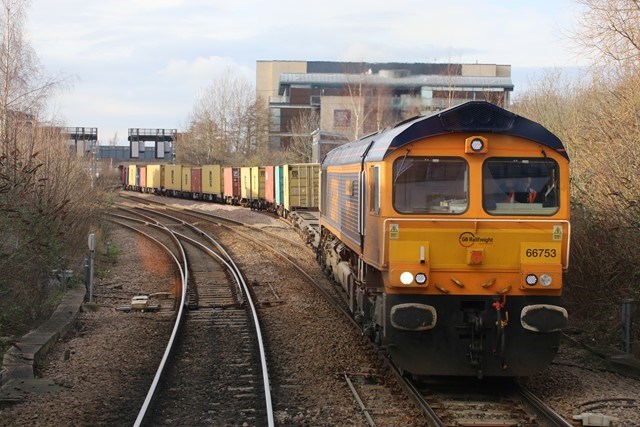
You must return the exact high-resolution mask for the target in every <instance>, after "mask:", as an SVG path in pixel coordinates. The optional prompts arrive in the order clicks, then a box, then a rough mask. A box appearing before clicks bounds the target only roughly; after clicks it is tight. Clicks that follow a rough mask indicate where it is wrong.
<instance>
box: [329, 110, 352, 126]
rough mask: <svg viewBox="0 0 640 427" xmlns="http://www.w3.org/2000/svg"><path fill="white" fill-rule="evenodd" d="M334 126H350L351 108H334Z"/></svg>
mask: <svg viewBox="0 0 640 427" xmlns="http://www.w3.org/2000/svg"><path fill="white" fill-rule="evenodd" d="M333 127H334V128H350V127H351V110H333Z"/></svg>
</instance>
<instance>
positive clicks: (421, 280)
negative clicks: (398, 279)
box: [416, 273, 427, 285]
mask: <svg viewBox="0 0 640 427" xmlns="http://www.w3.org/2000/svg"><path fill="white" fill-rule="evenodd" d="M416 283H417V284H418V285H424V284H425V283H427V275H426V274H424V273H418V274H416Z"/></svg>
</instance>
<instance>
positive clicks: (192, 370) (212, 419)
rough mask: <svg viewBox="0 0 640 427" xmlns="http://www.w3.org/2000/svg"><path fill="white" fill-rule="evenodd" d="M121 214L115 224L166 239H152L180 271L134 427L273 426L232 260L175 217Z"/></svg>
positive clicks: (257, 336)
mask: <svg viewBox="0 0 640 427" xmlns="http://www.w3.org/2000/svg"><path fill="white" fill-rule="evenodd" d="M121 211H122V212H124V214H122V215H117V221H118V222H119V223H121V224H123V225H124V224H126V223H133V224H137V227H138V229H139V228H145V229H146V228H152V229H155V230H162V231H163V233H161V234H164V235H165V236H170V238H169V239H167V237H164V238H163V237H162V236H161V235H160V236H158V237H154V238H155V239H156V240H157V241H161V240H163V239H164V240H167V242H166V243H165V247H167V248H169V247H171V248H172V249H171V250H172V251H177V252H178V253H180V257H181V258H182V261H180V263H181V265H182V271H183V274H182V276H183V285H182V286H183V292H182V293H183V299H182V302H181V304H180V309H179V313H178V316H177V321H176V324H175V327H174V334H172V337H171V339H170V342H169V344H168V346H167V350H166V351H165V357H163V361H162V362H161V365H160V367H159V368H158V371H157V373H156V377H155V379H154V382H153V384H152V386H151V388H150V390H149V392H148V394H147V398H146V400H145V403H144V404H143V406H142V409H141V410H140V413H139V414H138V417H137V420H136V425H164V424H174V423H179V424H185V423H186V424H194V425H195V424H220V425H227V424H236V423H238V422H240V425H242V424H243V423H244V424H246V425H274V421H273V411H272V408H271V395H270V389H269V382H268V375H267V367H266V357H265V354H264V346H263V344H262V341H261V332H260V327H259V323H258V320H257V318H256V311H255V307H254V306H253V302H252V301H251V299H250V296H249V292H248V289H247V287H246V283H244V282H243V278H242V276H241V274H240V273H239V271H238V269H237V267H236V266H235V263H234V261H233V260H232V259H231V258H230V257H229V256H228V254H227V253H226V252H225V251H224V250H223V249H222V248H221V247H219V245H217V243H216V242H215V241H214V240H213V239H212V238H211V237H210V236H208V235H207V234H206V233H205V232H203V231H202V230H199V229H198V228H197V227H195V226H192V225H189V224H186V223H184V222H183V221H182V220H180V219H178V218H176V217H172V216H170V215H167V214H166V213H162V212H154V211H153V210H150V209H144V210H143V209H140V208H137V209H130V208H126V207H122V209H121ZM129 226H130V227H133V228H137V227H136V226H131V225H129ZM155 234H160V233H158V232H157V231H156V232H155ZM211 248H215V250H214V249H211ZM175 258H176V259H179V258H178V257H175ZM178 332H179V333H178Z"/></svg>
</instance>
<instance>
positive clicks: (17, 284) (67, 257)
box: [0, 0, 106, 356]
mask: <svg viewBox="0 0 640 427" xmlns="http://www.w3.org/2000/svg"><path fill="white" fill-rule="evenodd" d="M26 4H27V2H26V1H24V0H14V1H11V0H7V1H2V3H0V22H1V23H0V38H1V39H2V43H1V44H0V46H2V48H1V49H0V81H1V83H2V84H0V337H4V338H3V339H0V356H1V355H2V353H3V352H4V351H5V350H6V347H7V346H8V345H9V343H10V342H11V338H10V337H15V336H19V335H20V334H22V333H24V332H27V331H28V330H29V329H30V328H32V327H34V326H36V325H37V324H38V323H39V322H40V321H41V320H42V319H43V318H44V317H45V316H47V315H49V313H50V312H51V311H52V310H53V309H54V308H55V306H56V304H57V302H58V301H59V299H60V293H61V291H62V290H63V287H62V286H60V283H61V282H60V280H58V278H57V277H56V275H55V274H54V273H53V271H54V270H57V271H64V270H67V269H73V270H75V272H76V273H80V275H81V274H82V271H81V266H82V264H81V259H82V258H81V257H82V255H81V254H82V253H83V252H85V248H86V244H87V243H86V242H87V235H88V233H89V232H90V230H91V229H92V228H93V227H94V224H96V223H97V220H98V218H99V215H100V211H101V208H102V207H103V206H104V204H105V203H106V198H105V194H106V193H105V192H104V191H103V185H104V184H103V183H104V179H97V178H96V176H95V172H93V170H92V167H91V163H90V162H89V161H87V160H85V159H83V158H82V156H77V155H76V152H75V150H74V151H71V152H70V147H69V143H68V141H67V140H66V139H65V137H64V136H63V135H62V134H61V133H60V131H59V128H58V127H56V126H53V125H52V123H51V121H45V120H44V119H43V117H42V116H43V111H44V106H45V105H46V101H47V99H48V98H49V97H50V96H52V94H53V93H54V92H55V91H56V90H58V89H60V88H63V87H64V86H65V85H68V84H69V78H65V77H57V78H50V77H47V76H45V75H44V73H43V72H42V70H41V67H40V65H39V63H38V58H37V56H36V55H35V53H34V52H33V50H32V49H31V47H30V46H29V44H28V43H27V41H26V37H25V36H24V34H23V29H24V19H25V16H26ZM76 281H77V279H76ZM64 282H65V281H64V280H62V283H64Z"/></svg>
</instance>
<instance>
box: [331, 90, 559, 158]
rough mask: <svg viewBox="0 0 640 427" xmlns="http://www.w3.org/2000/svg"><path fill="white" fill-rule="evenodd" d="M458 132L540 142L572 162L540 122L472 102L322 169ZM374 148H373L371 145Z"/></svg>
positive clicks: (374, 138) (347, 147)
mask: <svg viewBox="0 0 640 427" xmlns="http://www.w3.org/2000/svg"><path fill="white" fill-rule="evenodd" d="M454 132H489V133H497V134H505V135H513V136H517V137H521V138H525V139H529V140H531V141H534V142H537V143H539V144H542V145H544V146H545V147H549V148H550V149H552V150H555V151H557V152H559V153H560V154H561V155H562V156H564V157H565V158H567V159H569V157H568V155H567V152H566V150H565V148H564V146H563V145H562V142H561V141H560V139H559V138H558V137H557V136H555V135H554V134H553V133H551V132H550V131H548V130H547V129H546V128H544V127H543V126H542V125H540V124H539V123H536V122H534V121H532V120H529V119H526V118H524V117H521V116H518V115H517V114H514V113H512V112H510V111H507V110H505V109H503V108H500V107H498V106H496V105H494V104H491V103H489V102H486V101H470V102H466V103H464V104H461V105H457V106H455V107H451V108H448V109H446V110H443V111H439V112H437V113H434V114H432V115H429V116H421V117H414V118H412V119H409V120H406V121H404V122H401V123H398V124H397V125H396V126H394V127H393V128H390V129H385V130H383V131H380V132H378V133H375V134H371V135H368V136H365V137H364V138H361V139H359V140H357V141H354V142H350V143H348V144H344V145H341V146H340V147H337V148H334V149H333V150H331V151H330V152H329V153H328V154H327V155H326V157H325V158H324V159H323V161H322V166H323V167H326V166H328V165H330V164H331V165H335V164H349V163H359V162H362V161H363V158H365V157H366V159H365V160H366V161H368V162H376V161H381V160H383V159H384V158H385V157H387V156H388V155H389V154H391V153H392V152H393V151H394V150H397V149H399V148H401V147H403V146H405V145H407V144H410V143H412V142H414V141H416V140H418V139H422V138H427V137H430V136H436V135H443V134H447V133H454ZM370 145H371V147H370V148H369V146H370Z"/></svg>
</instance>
